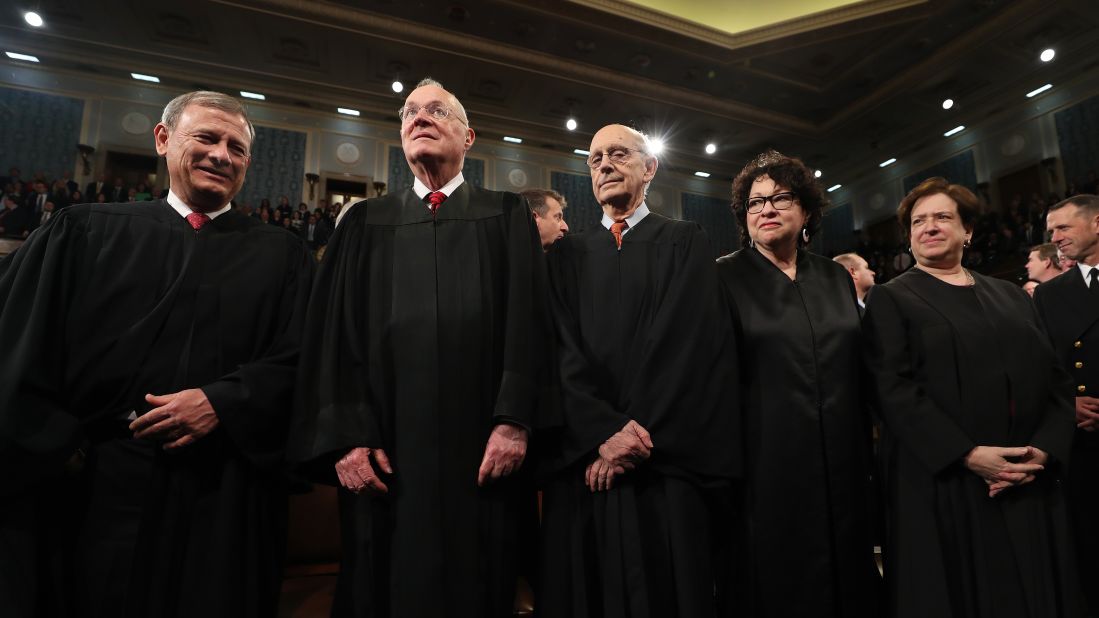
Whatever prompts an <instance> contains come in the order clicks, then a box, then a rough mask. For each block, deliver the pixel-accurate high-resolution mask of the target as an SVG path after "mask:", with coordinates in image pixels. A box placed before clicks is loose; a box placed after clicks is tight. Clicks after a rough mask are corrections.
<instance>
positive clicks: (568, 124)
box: [565, 118, 577, 131]
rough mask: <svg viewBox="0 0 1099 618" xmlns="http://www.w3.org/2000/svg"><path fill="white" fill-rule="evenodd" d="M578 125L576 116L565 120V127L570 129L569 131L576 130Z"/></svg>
mask: <svg viewBox="0 0 1099 618" xmlns="http://www.w3.org/2000/svg"><path fill="white" fill-rule="evenodd" d="M576 127H577V124H576V119H575V118H569V119H568V120H566V121H565V128H566V129H568V130H569V131H575V130H576Z"/></svg>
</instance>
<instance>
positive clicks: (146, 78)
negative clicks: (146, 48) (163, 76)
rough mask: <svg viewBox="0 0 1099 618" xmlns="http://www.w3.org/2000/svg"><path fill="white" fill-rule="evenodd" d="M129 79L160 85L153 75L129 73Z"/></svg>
mask: <svg viewBox="0 0 1099 618" xmlns="http://www.w3.org/2000/svg"><path fill="white" fill-rule="evenodd" d="M130 77H132V78H134V79H136V80H138V81H142V82H153V83H154V84H159V83H160V78H159V77H157V76H155V75H145V74H144V73H130Z"/></svg>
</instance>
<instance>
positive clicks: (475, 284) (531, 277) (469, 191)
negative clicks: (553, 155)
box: [291, 183, 552, 617]
mask: <svg viewBox="0 0 1099 618" xmlns="http://www.w3.org/2000/svg"><path fill="white" fill-rule="evenodd" d="M546 308H547V302H546V299H545V258H544V256H543V253H542V248H541V244H540V243H539V241H538V234H537V228H536V227H535V225H534V220H533V218H532V216H531V214H530V212H529V208H528V207H527V204H526V202H525V201H524V200H522V198H520V197H519V196H518V195H515V194H513V193H500V192H495V191H487V190H483V189H480V188H476V187H471V186H470V185H469V184H468V183H466V184H462V185H461V186H459V187H458V189H457V190H456V191H455V192H454V193H453V194H451V195H450V197H449V198H448V199H447V200H446V201H445V202H444V203H443V204H442V205H441V206H440V207H439V210H438V212H437V214H436V216H435V217H434V218H433V217H432V215H431V213H430V211H429V210H428V208H427V206H426V205H425V204H424V202H423V201H422V200H420V199H418V198H417V197H416V194H415V193H414V192H413V191H412V190H411V189H407V190H405V191H401V192H397V193H394V194H390V195H387V196H385V197H382V198H378V199H372V200H367V201H365V202H359V203H357V204H356V205H354V206H352V207H351V210H349V211H348V213H347V215H346V216H345V218H344V219H343V220H342V221H341V222H340V225H339V226H338V227H337V228H336V232H335V234H334V235H333V236H332V238H331V240H330V242H329V244H328V250H327V253H326V254H325V257H324V260H323V262H322V264H321V267H320V270H319V272H318V276H317V283H316V285H315V286H314V290H313V293H312V296H311V300H310V306H309V318H308V322H309V326H308V329H307V335H306V343H305V346H304V347H303V353H302V371H301V374H300V381H299V394H298V408H297V413H296V414H297V415H296V422H295V424H294V426H293V430H292V442H291V449H292V452H293V456H294V458H295V459H296V460H298V461H301V462H305V464H306V467H305V469H306V470H307V471H309V472H310V473H312V476H313V477H314V478H317V479H319V480H321V481H323V482H328V483H333V484H335V483H337V479H336V475H335V470H334V468H333V464H334V463H335V461H336V460H337V459H338V458H339V457H342V456H343V455H344V454H345V453H346V452H347V451H348V450H350V449H351V448H354V447H359V446H365V447H372V448H383V449H384V450H385V451H386V453H387V454H388V455H389V458H390V461H391V462H392V465H393V469H394V473H393V475H386V474H382V478H383V480H384V482H385V483H386V484H387V486H388V488H389V492H388V493H387V494H384V495H380V496H368V495H365V494H363V495H359V496H354V495H352V494H350V493H349V492H347V491H346V490H343V489H341V490H340V502H341V506H340V508H341V522H342V533H343V556H342V562H341V569H340V580H339V584H338V587H337V591H336V600H335V607H334V610H333V614H334V615H337V616H370V617H376V616H428V615H435V614H446V613H453V614H461V615H468V616H486V617H492V616H508V615H510V614H511V612H512V608H513V603H514V599H515V586H516V568H517V564H516V561H517V553H518V543H519V539H518V517H519V511H520V509H521V508H522V498H523V497H524V495H527V494H524V489H525V483H524V482H523V475H522V474H520V475H513V476H512V477H509V478H506V479H503V480H501V481H498V482H496V483H492V484H488V485H486V486H485V487H478V486H477V470H478V467H479V466H480V463H481V458H482V456H483V454H484V448H485V444H486V442H487V439H488V436H489V434H490V433H491V431H492V429H493V427H494V426H495V425H496V424H497V423H499V422H512V423H516V424H520V425H523V426H526V427H528V428H531V429H533V430H535V431H537V430H538V429H539V428H540V427H541V426H542V425H543V424H544V423H545V422H546V418H545V417H543V415H541V413H540V410H539V405H541V404H540V402H541V401H542V398H541V397H540V395H541V393H540V391H541V390H543V389H546V388H548V385H549V381H548V380H545V382H544V383H543V378H544V372H545V370H546V369H547V367H548V365H549V359H548V358H547V353H548V348H547V344H548V341H549V337H550V334H549V333H550V329H551V328H552V326H551V325H550V323H549V321H548V316H547V315H546ZM524 467H526V466H524Z"/></svg>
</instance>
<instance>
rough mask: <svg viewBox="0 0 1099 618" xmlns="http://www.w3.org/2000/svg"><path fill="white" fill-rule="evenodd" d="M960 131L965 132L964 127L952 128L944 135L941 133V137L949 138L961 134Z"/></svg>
mask: <svg viewBox="0 0 1099 618" xmlns="http://www.w3.org/2000/svg"><path fill="white" fill-rule="evenodd" d="M962 131H965V126H963V125H958V126H956V127H954V128H953V129H951V130H949V131H947V132H946V133H943V137H950V136H951V135H957V134H959V133H961V132H962Z"/></svg>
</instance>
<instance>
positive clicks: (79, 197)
mask: <svg viewBox="0 0 1099 618" xmlns="http://www.w3.org/2000/svg"><path fill="white" fill-rule="evenodd" d="M83 203H84V194H83V193H81V192H80V191H73V192H72V193H70V194H69V205H72V204H83ZM62 208H64V206H62Z"/></svg>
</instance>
